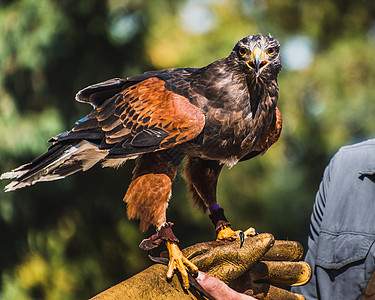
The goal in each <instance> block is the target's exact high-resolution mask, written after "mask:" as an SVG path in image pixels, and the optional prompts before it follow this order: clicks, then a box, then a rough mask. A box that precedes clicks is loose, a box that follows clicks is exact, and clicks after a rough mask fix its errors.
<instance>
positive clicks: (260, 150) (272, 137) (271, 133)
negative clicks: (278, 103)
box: [240, 107, 283, 161]
mask: <svg viewBox="0 0 375 300" xmlns="http://www.w3.org/2000/svg"><path fill="white" fill-rule="evenodd" d="M282 124H283V119H282V116H281V112H280V110H279V109H278V108H277V107H276V114H275V117H274V120H273V122H272V124H271V126H270V128H269V129H268V132H267V136H266V138H265V139H264V140H263V143H260V144H259V145H258V146H257V147H256V148H255V150H253V151H251V152H250V153H248V154H246V155H245V156H244V157H242V158H241V160H240V161H245V160H249V159H251V158H253V157H255V156H257V155H259V154H260V155H263V154H265V153H266V151H267V150H268V149H269V148H270V147H271V146H272V145H273V144H274V143H276V142H277V140H278V139H279V137H280V134H281V129H282Z"/></svg>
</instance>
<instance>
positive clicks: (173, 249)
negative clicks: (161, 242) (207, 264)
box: [165, 241, 198, 290]
mask: <svg viewBox="0 0 375 300" xmlns="http://www.w3.org/2000/svg"><path fill="white" fill-rule="evenodd" d="M165 244H166V246H167V248H168V253H169V264H168V271H167V278H168V279H172V277H173V274H174V272H175V270H178V271H179V272H180V274H181V277H182V286H183V287H184V289H186V290H187V289H189V278H188V272H189V273H191V274H198V268H197V267H196V266H195V265H194V264H193V263H192V262H190V261H189V260H188V259H187V258H186V257H185V256H184V255H183V254H182V252H181V250H180V248H179V247H178V245H177V243H175V242H171V241H165Z"/></svg>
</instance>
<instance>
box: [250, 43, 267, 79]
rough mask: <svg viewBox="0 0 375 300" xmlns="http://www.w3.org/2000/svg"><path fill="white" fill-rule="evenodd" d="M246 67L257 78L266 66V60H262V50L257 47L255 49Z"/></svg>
mask: <svg viewBox="0 0 375 300" xmlns="http://www.w3.org/2000/svg"><path fill="white" fill-rule="evenodd" d="M246 65H247V66H248V67H249V68H250V69H252V70H253V71H254V73H255V76H256V77H259V75H260V73H262V71H263V69H264V68H265V67H266V66H267V65H268V60H266V59H264V58H263V52H262V50H261V49H260V48H259V47H255V48H254V50H253V52H252V54H251V58H250V60H249V61H247V62H246Z"/></svg>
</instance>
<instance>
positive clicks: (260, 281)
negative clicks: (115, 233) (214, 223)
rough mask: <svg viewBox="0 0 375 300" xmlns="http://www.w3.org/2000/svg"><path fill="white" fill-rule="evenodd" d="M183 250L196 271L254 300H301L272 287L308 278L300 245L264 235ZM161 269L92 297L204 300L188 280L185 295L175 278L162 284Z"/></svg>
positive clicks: (154, 268) (163, 271) (97, 299)
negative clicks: (255, 299) (222, 282)
mask: <svg viewBox="0 0 375 300" xmlns="http://www.w3.org/2000/svg"><path fill="white" fill-rule="evenodd" d="M182 252H183V253H184V255H185V257H186V258H188V259H189V260H191V261H192V262H193V263H194V264H195V265H196V266H197V267H198V268H199V270H200V271H203V272H205V273H207V274H208V275H211V276H214V277H216V278H219V279H221V280H222V281H224V282H225V283H227V284H228V285H229V286H231V287H232V288H233V289H235V290H237V291H239V292H242V293H245V294H248V295H251V296H253V297H255V298H257V299H283V300H284V299H285V300H288V299H304V297H303V296H301V295H296V294H293V293H291V292H288V291H286V290H284V289H281V288H278V287H276V286H273V284H277V285H285V286H291V285H300V284H304V283H307V282H308V280H309V279H310V276H311V270H310V267H309V266H308V265H307V264H306V263H305V262H296V260H298V259H300V258H301V256H302V253H303V250H302V247H301V245H300V244H299V243H297V242H292V241H275V240H274V238H273V236H272V235H270V234H267V233H263V234H259V235H257V236H254V237H247V238H245V241H244V244H243V246H242V247H241V248H240V241H233V242H229V241H213V242H204V243H199V244H196V245H193V246H191V247H188V248H186V249H184V250H183V251H182ZM166 271H167V266H165V265H163V264H155V265H153V266H151V267H149V268H147V269H146V270H144V271H142V272H140V273H138V274H136V275H135V276H133V277H131V278H129V279H127V280H125V281H123V282H121V283H119V284H118V285H116V286H114V287H112V288H110V289H108V290H106V291H104V292H102V293H101V294H99V295H97V296H96V297H94V298H93V299H95V300H101V299H156V300H157V299H174V300H175V299H207V294H206V295H204V291H202V290H201V288H200V287H199V284H198V283H197V282H196V281H195V280H194V279H193V278H192V277H191V278H190V279H191V281H190V282H191V287H190V289H189V291H184V289H183V288H182V286H181V283H180V282H179V279H178V276H174V277H173V279H172V281H171V282H167V280H166V276H165V274H166ZM211 299H212V298H211Z"/></svg>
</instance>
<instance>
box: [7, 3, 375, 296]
mask: <svg viewBox="0 0 375 300" xmlns="http://www.w3.org/2000/svg"><path fill="white" fill-rule="evenodd" d="M258 32H262V33H264V34H267V33H268V32H271V33H272V34H273V35H274V36H275V37H276V38H278V39H279V40H280V42H281V44H282V49H283V51H284V50H285V51H284V52H283V55H284V57H285V60H284V61H285V63H284V70H283V71H282V73H281V76H280V101H279V106H280V109H281V112H282V114H283V118H284V128H283V133H282V135H281V139H280V141H279V142H278V143H277V144H276V145H275V146H273V147H272V148H271V149H270V150H269V151H268V153H267V154H266V155H265V156H263V157H262V158H256V159H254V160H252V161H249V162H245V163H239V164H238V165H236V166H235V167H233V168H232V169H231V170H228V168H225V171H224V173H223V175H222V176H221V178H220V183H219V202H220V204H222V206H223V207H224V208H226V212H227V214H228V217H229V218H230V220H231V221H232V223H233V227H234V228H243V229H244V228H247V227H248V226H250V225H252V226H255V227H256V228H258V229H259V230H260V231H262V232H264V231H269V232H271V233H273V234H274V235H275V236H276V237H277V238H279V239H282V238H289V239H297V240H299V241H302V242H304V241H305V239H306V238H307V234H308V230H309V229H308V223H309V215H310V213H311V207H312V203H313V201H314V196H315V192H316V190H317V188H318V184H319V181H320V179H321V176H322V173H323V169H324V167H325V165H326V164H327V163H328V161H329V159H330V157H331V156H332V154H333V153H334V152H335V151H336V150H337V149H338V148H339V147H340V146H341V145H344V144H348V143H352V142H354V141H358V140H363V139H365V138H368V137H374V135H375V134H374V133H375V123H374V122H373V116H374V115H375V101H374V100H375V96H374V92H373V86H374V85H375V82H374V81H375V79H374V78H375V59H374V58H373V52H374V50H375V2H373V1H366V0H359V1H355V2H353V1H339V0H333V1H328V2H327V1H313V2H311V1H310V2H309V1H302V0H283V1H280V0H268V1H265V0H243V1H240V0H237V1H229V0H221V1H210V0H204V1H198V0H179V1H171V0H160V1H146V0H136V1H124V0H121V1H120V0H106V1H100V0H91V1H71V0H62V1H53V0H14V1H2V2H1V3H0V95H1V96H0V137H1V143H0V162H1V164H0V172H1V173H2V172H4V171H7V170H9V169H11V168H14V167H16V166H18V165H19V164H20V163H25V162H27V161H29V160H30V159H33V158H34V157H35V156H37V155H39V154H41V153H42V152H43V151H44V150H45V149H46V147H47V146H48V145H47V143H46V142H45V141H46V140H47V139H48V138H49V137H51V136H54V135H56V134H58V133H60V132H63V131H64V130H67V129H70V128H71V127H72V125H73V124H74V122H75V121H76V120H77V119H79V118H81V117H82V116H84V115H85V114H86V113H87V112H88V111H89V110H90V107H89V106H87V105H83V104H79V103H76V102H75V101H74V100H73V99H74V95H75V93H76V92H77V91H78V90H79V89H81V88H83V87H85V86H87V85H89V84H92V83H96V82H99V81H102V80H106V79H109V78H112V77H126V76H130V75H134V74H137V73H141V72H143V71H146V70H151V69H160V68H170V67H182V66H197V67H198V66H203V65H205V64H208V63H210V62H212V61H214V60H216V59H219V58H221V57H223V56H226V55H228V53H229V52H230V50H231V48H232V47H233V45H234V43H235V42H236V41H237V40H238V39H240V38H242V37H244V36H246V35H250V34H255V33H258ZM132 166H133V164H132V163H128V164H126V165H125V166H124V167H122V168H120V169H119V170H112V169H101V168H100V167H94V168H93V169H91V170H90V171H88V172H86V173H85V174H79V175H74V176H72V177H71V178H68V179H65V180H63V181H57V182H51V183H45V184H38V185H36V186H34V187H31V188H27V189H24V190H20V191H17V192H14V193H4V192H1V191H0V195H1V196H0V232H1V240H2V242H1V246H0V250H1V254H2V255H1V256H0V270H1V278H0V284H1V289H0V298H2V299H76V298H87V297H90V296H92V295H94V294H96V293H98V292H99V291H101V290H103V289H105V288H107V287H109V286H110V285H112V284H114V283H117V282H119V281H121V280H123V279H124V278H126V277H129V276H131V275H132V274H134V273H136V272H138V271H139V270H141V269H143V268H144V267H145V266H147V265H148V264H149V262H148V260H147V257H146V255H145V253H143V252H142V251H140V250H139V249H138V244H139V242H140V241H141V240H142V238H143V237H145V236H147V235H142V234H140V233H139V231H138V229H137V222H130V221H128V220H127V219H126V214H125V205H124V204H123V203H122V201H121V199H122V197H123V195H124V193H125V190H126V188H127V185H128V184H129V181H130V176H131V168H132ZM119 178H121V180H119ZM5 184H6V183H5V182H1V187H3V186H5ZM121 184H122V188H121V187H120V186H121ZM186 198H188V196H187V192H186V188H185V185H184V183H183V180H182V179H181V178H180V177H178V178H177V182H176V183H175V184H174V194H173V198H172V201H171V203H170V204H171V205H170V208H169V211H168V213H169V219H170V220H171V221H174V220H178V222H176V224H175V231H176V235H177V236H179V237H180V238H181V244H182V246H183V247H184V246H187V245H190V244H192V243H196V242H199V241H203V240H208V239H213V238H214V233H213V230H212V225H211V224H210V221H209V220H208V218H207V216H204V215H201V214H197V213H196V210H195V208H194V207H193V205H192V204H191V203H190V201H188V200H187V199H186ZM181 205H183V207H184V210H183V211H182V210H181V209H180V208H181ZM202 228H204V230H202ZM149 233H151V231H150V232H149Z"/></svg>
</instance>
